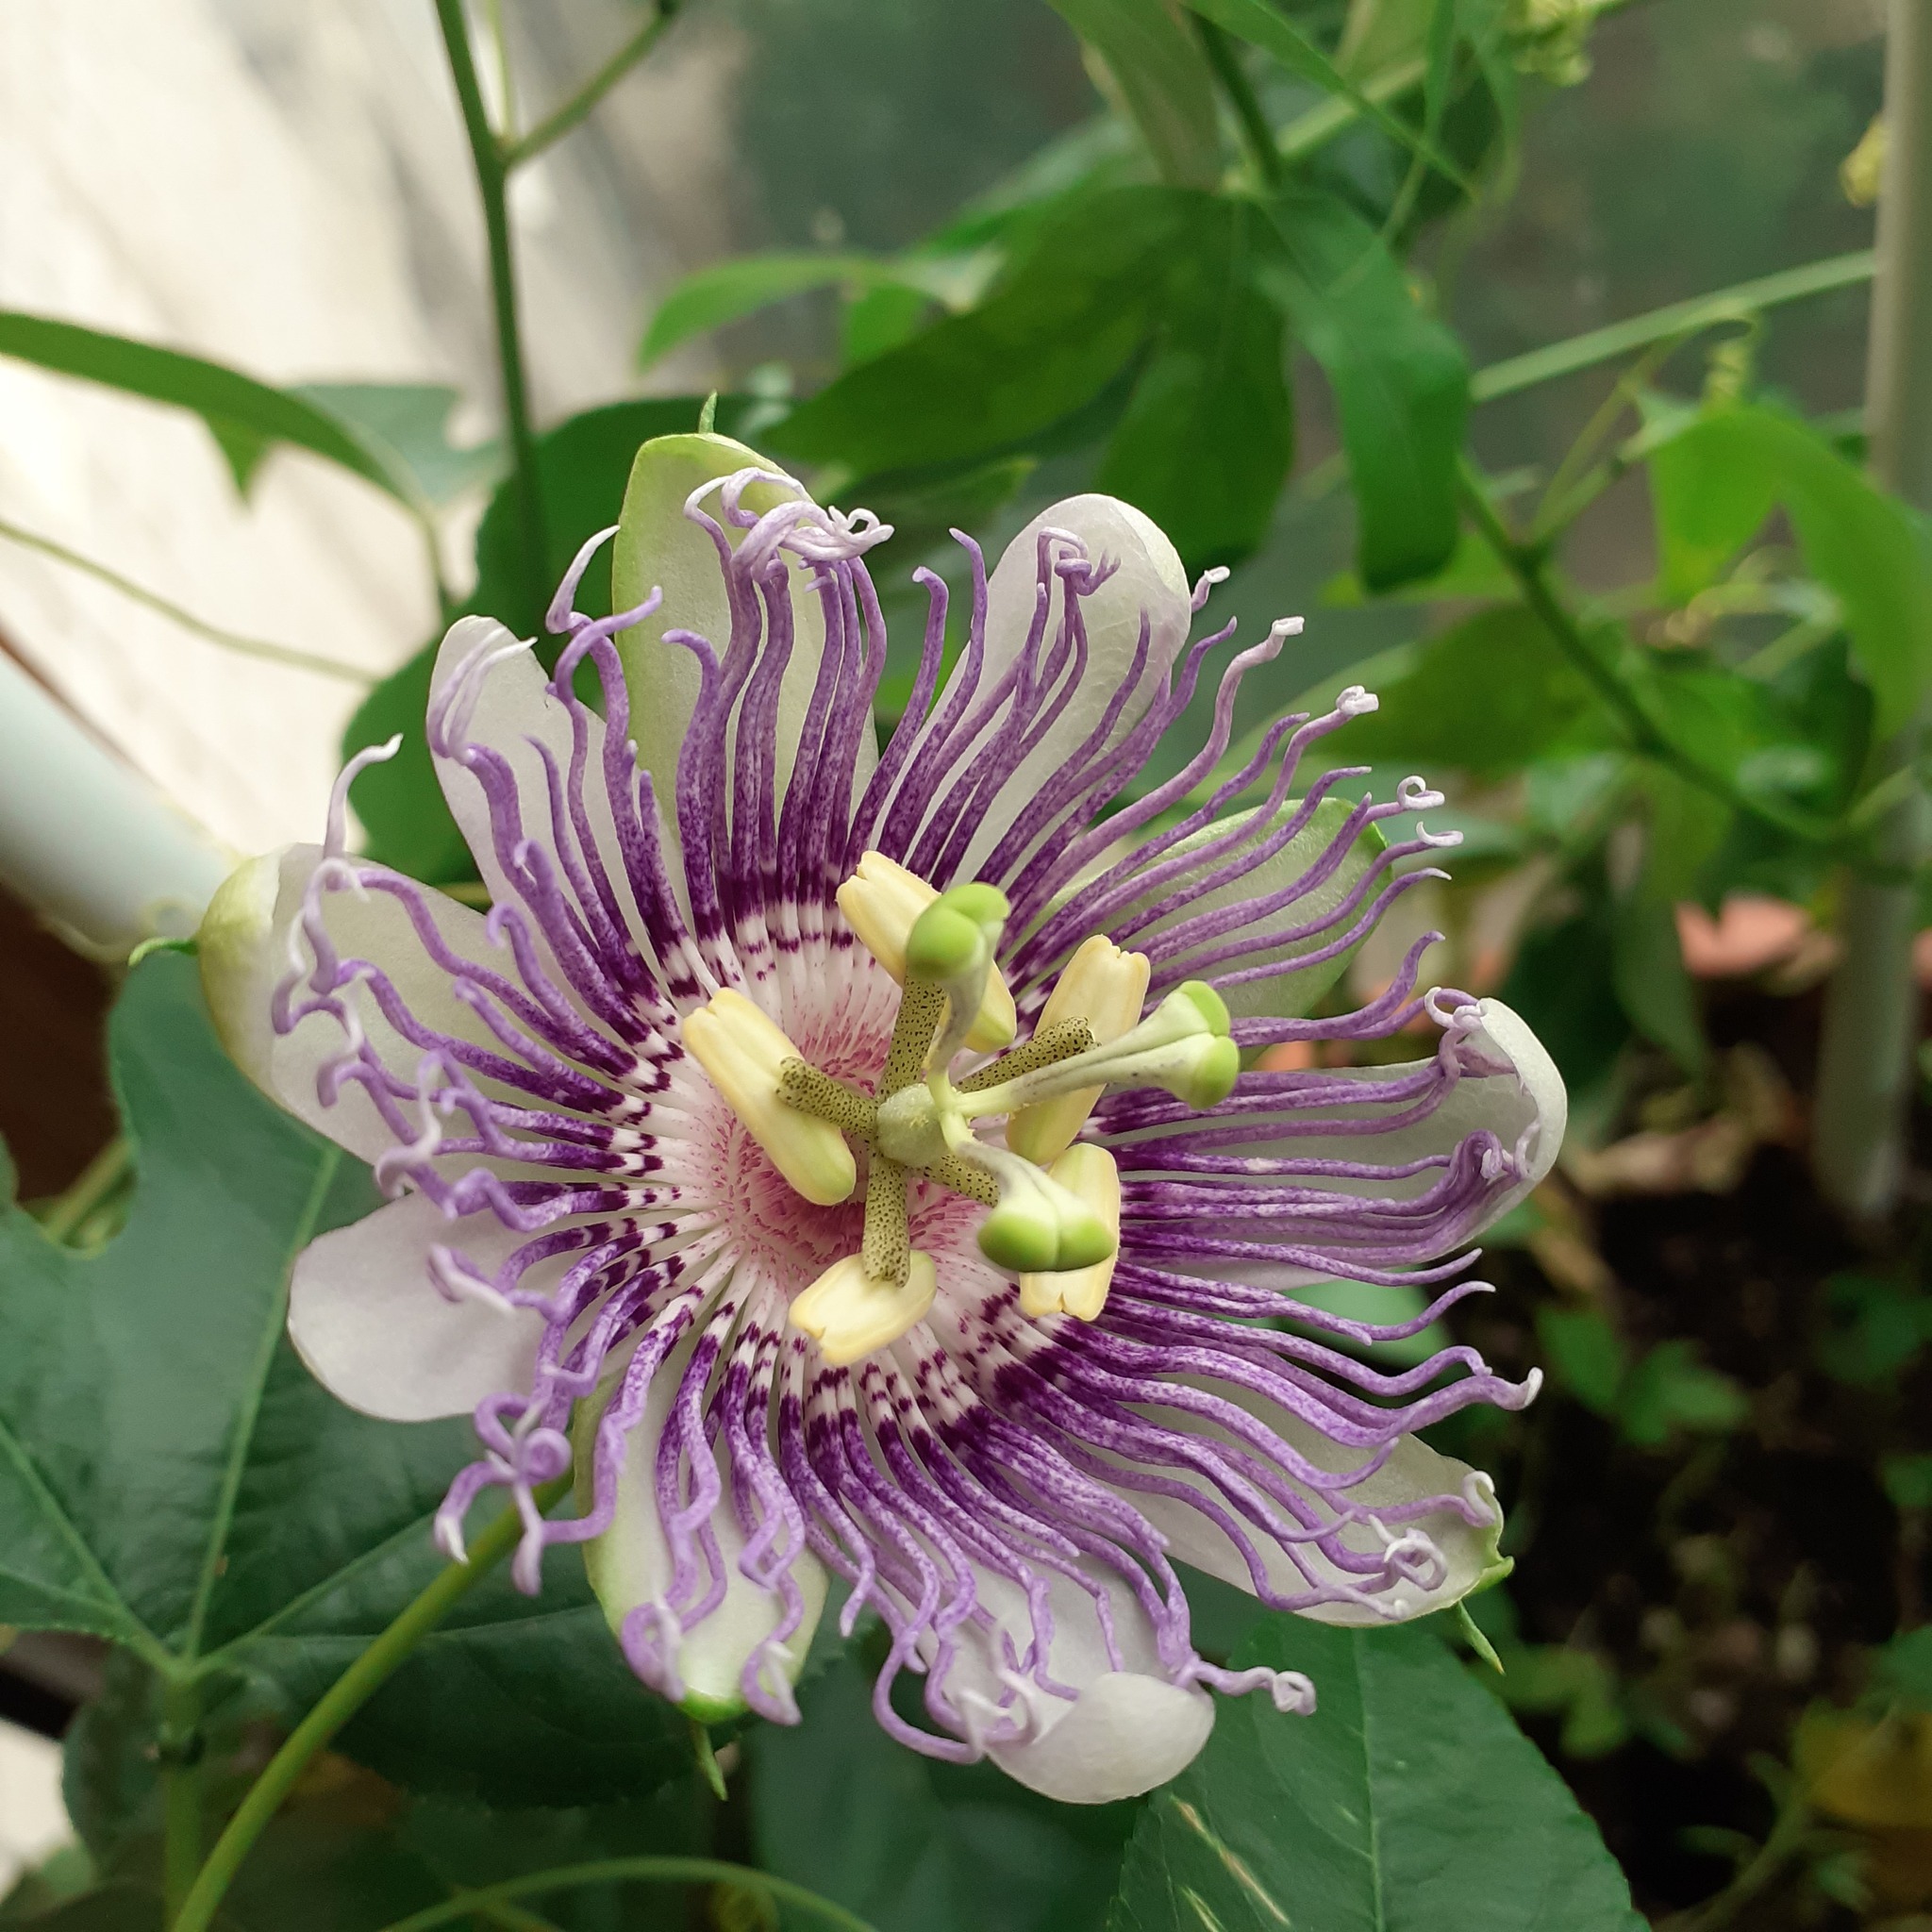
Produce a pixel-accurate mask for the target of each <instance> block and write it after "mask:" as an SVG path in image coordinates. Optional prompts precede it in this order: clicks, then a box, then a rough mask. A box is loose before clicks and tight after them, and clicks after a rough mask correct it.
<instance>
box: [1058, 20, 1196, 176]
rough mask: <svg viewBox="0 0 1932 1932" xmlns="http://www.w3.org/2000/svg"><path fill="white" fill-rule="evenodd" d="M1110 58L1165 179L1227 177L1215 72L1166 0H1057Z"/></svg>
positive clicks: (1081, 32)
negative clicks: (1217, 117) (1218, 119)
mask: <svg viewBox="0 0 1932 1932" xmlns="http://www.w3.org/2000/svg"><path fill="white" fill-rule="evenodd" d="M1050 4H1051V5H1052V7H1053V9H1054V11H1055V12H1056V13H1058V15H1059V16H1060V17H1061V19H1063V20H1064V21H1065V22H1066V23H1067V25H1069V26H1071V27H1072V28H1073V29H1074V32H1075V33H1076V34H1078V35H1079V36H1080V38H1081V39H1082V40H1083V41H1085V42H1087V44H1088V45H1089V46H1090V47H1091V48H1092V49H1093V51H1094V52H1095V53H1096V54H1098V55H1099V56H1100V58H1101V59H1102V60H1103V61H1105V62H1106V64H1107V71H1108V74H1110V75H1112V76H1113V80H1114V84H1115V85H1116V86H1117V87H1118V88H1119V89H1120V92H1121V99H1122V102H1123V104H1124V107H1125V108H1126V110H1127V114H1128V116H1129V118H1130V119H1131V120H1132V121H1133V123H1134V125H1135V126H1136V127H1138V128H1139V129H1140V130H1141V138H1142V139H1143V140H1144V141H1145V142H1146V143H1147V145H1148V147H1149V149H1150V150H1151V151H1152V152H1153V155H1154V159H1155V164H1156V166H1158V168H1159V170H1160V178H1161V179H1162V180H1163V181H1167V182H1171V183H1173V184H1174V186H1175V187H1180V188H1211V187H1213V185H1214V184H1215V182H1216V181H1217V180H1218V179H1219V177H1220V175H1221V129H1220V125H1219V124H1218V122H1217V119H1216V116H1215V108H1214V76H1213V75H1212V74H1211V73H1210V72H1209V70H1208V62H1207V59H1206V58H1205V57H1204V55H1203V54H1202V52H1201V43H1200V42H1198V41H1197V40H1196V39H1195V38H1194V36H1193V35H1192V34H1191V33H1190V32H1189V31H1188V30H1187V28H1186V27H1185V26H1184V25H1182V24H1181V23H1180V21H1178V20H1177V19H1175V18H1174V13H1173V12H1172V11H1171V10H1170V9H1169V8H1168V7H1167V6H1166V5H1165V4H1164V0H1050Z"/></svg>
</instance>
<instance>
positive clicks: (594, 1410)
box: [574, 1341, 825, 1724]
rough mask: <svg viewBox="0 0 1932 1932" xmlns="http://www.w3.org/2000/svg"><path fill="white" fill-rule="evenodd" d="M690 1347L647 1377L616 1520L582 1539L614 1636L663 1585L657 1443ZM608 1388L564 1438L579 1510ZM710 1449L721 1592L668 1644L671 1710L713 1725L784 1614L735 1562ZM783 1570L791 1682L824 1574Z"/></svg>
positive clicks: (734, 1527)
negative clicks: (797, 1596)
mask: <svg viewBox="0 0 1932 1932" xmlns="http://www.w3.org/2000/svg"><path fill="white" fill-rule="evenodd" d="M690 1357H691V1343H690V1341H686V1342H684V1343H682V1344H680V1345H679V1347H678V1348H677V1349H675V1351H674V1352H673V1354H672V1355H671V1357H670V1358H669V1359H668V1360H667V1361H666V1362H665V1364H664V1365H663V1366H662V1367H661V1368H660V1369H658V1373H657V1374H656V1375H654V1376H653V1377H652V1380H651V1388H650V1393H649V1395H648V1396H647V1397H646V1399H645V1405H644V1413H643V1416H642V1417H641V1420H640V1421H639V1423H638V1424H637V1426H636V1427H635V1428H634V1429H633V1430H632V1431H631V1433H630V1436H629V1439H628V1441H627V1442H626V1444H625V1459H624V1467H623V1469H622V1470H621V1471H620V1472H619V1474H618V1478H617V1513H616V1517H615V1519H614V1520H613V1522H612V1524H611V1526H610V1528H609V1529H608V1530H607V1531H606V1532H605V1534H604V1535H603V1536H601V1537H598V1538H596V1539H595V1540H594V1541H591V1542H588V1543H586V1544H585V1545H584V1568H585V1569H586V1571H587V1572H588V1573H589V1574H590V1578H591V1589H592V1590H593V1591H596V1593H597V1599H598V1601H599V1602H600V1603H601V1604H602V1605H603V1607H604V1615H605V1618H606V1620H607V1621H608V1624H609V1625H610V1627H611V1629H612V1630H613V1631H617V1632H620V1633H621V1632H622V1630H623V1627H624V1622H625V1618H626V1617H627V1616H629V1614H630V1613H631V1611H632V1610H634V1609H636V1608H637V1607H638V1606H639V1605H641V1604H652V1603H658V1602H660V1601H661V1600H662V1599H663V1596H664V1593H665V1591H666V1590H667V1589H668V1587H669V1585H670V1582H671V1575H672V1560H671V1547H670V1544H669V1541H667V1539H666V1537H665V1535H664V1528H663V1524H662V1522H661V1521H660V1519H659V1517H658V1441H660V1439H661V1438H662V1436H663V1433H664V1424H665V1422H666V1420H667V1418H668V1417H669V1415H670V1413H671V1407H672V1405H673V1403H674V1402H675V1400H676V1396H677V1387H678V1383H679V1382H680V1381H681V1380H682V1378H683V1374H684V1365H685V1363H686V1362H687V1361H688V1360H689V1359H690ZM615 1387H616V1382H615V1378H613V1379H612V1380H611V1381H610V1382H609V1383H608V1384H607V1385H606V1388H605V1389H604V1391H602V1393H601V1396H600V1397H599V1398H597V1399H593V1400H591V1401H589V1402H585V1403H582V1404H580V1405H579V1406H578V1409H577V1417H576V1422H575V1425H574V1437H575V1445H576V1468H577V1480H578V1484H579V1489H578V1507H579V1508H587V1507H589V1500H588V1497H587V1495H586V1493H585V1490H584V1485H585V1483H586V1480H587V1477H588V1474H589V1473H590V1471H591V1457H592V1450H591V1442H592V1438H593V1434H594V1431H595V1428H596V1424H597V1421H598V1419H599V1418H600V1417H601V1416H602V1414H603V1412H604V1409H605V1407H606V1404H607V1403H608V1400H609V1396H610V1393H611V1392H612V1391H614V1389H615ZM714 1453H715V1454H716V1455H717V1457H718V1473H719V1480H720V1483H721V1486H722V1487H721V1489H720V1492H719V1497H718V1502H717V1506H716V1507H715V1508H714V1509H713V1510H712V1512H711V1518H710V1524H711V1529H712V1532H713V1534H714V1535H715V1536H716V1537H717V1539H718V1549H719V1554H720V1556H721V1557H722V1559H723V1562H724V1601H723V1602H722V1603H721V1604H720V1605H719V1606H718V1607H717V1608H716V1609H715V1610H713V1611H712V1612H711V1613H710V1615H709V1616H708V1617H706V1618H705V1619H703V1621H702V1622H700V1623H698V1624H694V1625H692V1627H691V1629H689V1630H687V1631H685V1632H684V1633H683V1636H682V1638H681V1641H680V1642H679V1644H678V1650H677V1673H678V1675H679V1676H680V1677H681V1678H682V1679H683V1680H684V1688H685V1695H684V1697H683V1698H682V1699H681V1700H680V1703H681V1707H682V1708H683V1709H685V1710H686V1711H688V1712H690V1714H691V1716H693V1717H695V1718H698V1719H699V1720H700V1721H701V1722H704V1723H707V1724H721V1723H723V1722H724V1721H725V1720H726V1719H728V1718H732V1717H736V1716H738V1715H739V1714H740V1713H741V1712H742V1711H743V1710H744V1708H745V1699H744V1692H743V1691H742V1689H741V1677H742V1674H743V1672H744V1667H745V1664H746V1662H747V1661H748V1660H749V1659H750V1657H751V1656H752V1653H753V1652H754V1651H756V1650H757V1649H758V1645H759V1644H761V1643H763V1642H764V1641H765V1640H766V1639H767V1638H768V1637H770V1636H771V1635H772V1633H773V1631H774V1630H775V1629H776V1628H777V1626H778V1624H779V1621H780V1619H781V1617H782V1615H783V1613H784V1601H783V1598H782V1597H781V1596H780V1595H778V1594H777V1593H776V1592H775V1591H769V1590H766V1589H765V1588H764V1587H763V1586H762V1585H760V1584H757V1583H754V1582H753V1581H752V1580H751V1578H750V1577H748V1576H747V1575H745V1574H744V1572H743V1571H742V1570H741V1569H740V1568H739V1567H738V1559H739V1557H741V1556H742V1555H743V1553H744V1544H745V1537H744V1532H743V1530H742V1529H741V1527H740V1526H739V1522H738V1512H737V1510H736V1509H735V1508H734V1507H732V1502H731V1474H730V1468H729V1464H728V1462H727V1461H726V1459H725V1457H724V1447H723V1444H722V1442H721V1443H720V1445H719V1447H718V1448H717V1450H716V1451H715V1452H714ZM791 1578H792V1580H793V1582H795V1583H796V1584H797V1585H798V1587H799V1589H800V1591H802V1592H803V1594H804V1597H805V1616H804V1621H803V1622H802V1623H801V1624H799V1626H798V1628H797V1629H796V1630H794V1631H793V1632H792V1633H791V1636H790V1637H788V1638H787V1639H786V1640H785V1649H786V1652H787V1654H788V1656H787V1660H785V1661H784V1665H783V1667H784V1669H785V1672H786V1675H787V1677H788V1680H790V1681H796V1679H797V1676H798V1673H799V1672H800V1671H801V1670H802V1669H804V1667H805V1659H806V1654H807V1652H808V1651H809V1650H810V1648H811V1640H812V1632H813V1631H814V1630H816V1629H817V1627H818V1621H819V1616H820V1614H821V1612H822V1611H823V1610H824V1605H825V1572H824V1566H823V1565H822V1564H821V1563H820V1562H819V1560H818V1558H817V1557H814V1556H812V1554H811V1553H810V1552H809V1551H802V1552H800V1553H799V1555H798V1556H797V1557H796V1558H795V1559H794V1561H793V1562H792V1564H791Z"/></svg>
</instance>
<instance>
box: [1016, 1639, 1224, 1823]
mask: <svg viewBox="0 0 1932 1932" xmlns="http://www.w3.org/2000/svg"><path fill="white" fill-rule="evenodd" d="M1213 1728H1214V1700H1213V1699H1212V1698H1211V1697H1209V1696H1208V1693H1207V1692H1206V1691H1202V1690H1199V1689H1197V1688H1196V1687H1195V1686H1193V1685H1188V1686H1186V1687H1182V1686H1180V1685H1177V1684H1170V1683H1168V1682H1167V1681H1166V1680H1165V1679H1163V1678H1159V1677H1142V1676H1138V1675H1136V1674H1133V1673H1131V1672H1127V1671H1109V1672H1108V1673H1107V1674H1105V1675H1104V1676H1100V1677H1096V1678H1095V1679H1094V1680H1093V1682H1092V1683H1091V1684H1090V1685H1088V1687H1087V1688H1086V1690H1085V1691H1082V1692H1081V1694H1080V1700H1079V1702H1078V1703H1077V1704H1074V1705H1071V1706H1069V1707H1067V1710H1066V1715H1065V1716H1064V1717H1063V1718H1061V1719H1060V1720H1059V1721H1058V1723H1056V1724H1054V1726H1053V1728H1052V1729H1051V1730H1049V1731H1048V1732H1047V1733H1046V1734H1045V1735H1044V1736H1043V1737H1041V1739H1040V1740H1038V1741H1037V1742H1034V1743H1030V1744H995V1745H993V1746H992V1747H991V1749H990V1750H989V1751H988V1753H987V1756H988V1757H991V1759H992V1760H993V1762H994V1763H995V1764H997V1765H998V1766H999V1767H1000V1769H1001V1770H1002V1771H1004V1772H1005V1773H1006V1774H1008V1776H1009V1777H1012V1778H1017V1779H1018V1780H1019V1782H1020V1783H1021V1784H1023V1785H1025V1786H1027V1787H1028V1788H1029V1789H1030V1790H1036V1791H1039V1792H1041V1794H1042V1795H1043V1796H1045V1797H1049V1798H1056V1799H1058V1801H1059V1802H1060V1803H1061V1804H1062V1805H1106V1804H1110V1803H1111V1802H1112V1801H1113V1800H1114V1799H1116V1798H1137V1797H1139V1796H1140V1795H1141V1792H1142V1791H1151V1790H1153V1789H1154V1788H1155V1787H1156V1786H1157V1785H1164V1784H1165V1783H1166V1782H1167V1781H1168V1779H1169V1778H1172V1777H1178V1776H1179V1775H1180V1774H1181V1773H1182V1772H1184V1771H1185V1770H1186V1769H1187V1768H1188V1766H1189V1765H1190V1764H1191V1763H1192V1762H1193V1761H1194V1758H1195V1757H1196V1756H1197V1755H1198V1754H1199V1752H1200V1750H1201V1747H1202V1745H1204V1744H1205V1743H1207V1741H1208V1732H1210V1731H1211V1730H1212V1729H1213Z"/></svg>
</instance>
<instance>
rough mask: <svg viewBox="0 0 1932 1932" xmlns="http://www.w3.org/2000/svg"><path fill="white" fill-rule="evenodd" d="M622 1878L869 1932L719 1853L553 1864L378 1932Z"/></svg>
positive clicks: (415, 1927) (841, 1910)
mask: <svg viewBox="0 0 1932 1932" xmlns="http://www.w3.org/2000/svg"><path fill="white" fill-rule="evenodd" d="M625 1879H632V1880H641V1881H643V1882H645V1883H647V1884H657V1885H691V1884H703V1883H705V1882H707V1881H709V1882H711V1883H713V1884H725V1885H741V1886H743V1887H744V1888H745V1889H746V1890H750V1891H761V1892H764V1893H765V1894H766V1895H767V1896H768V1897H769V1898H771V1899H773V1900H774V1901H775V1902H777V1903H779V1904H782V1905H789V1906H796V1907H798V1908H799V1909H800V1910H801V1911H806V1912H810V1913H811V1914H812V1915H813V1916H814V1917H815V1918H818V1919H821V1920H823V1921H824V1924H827V1925H837V1926H840V1927H841V1928H842V1932H873V1927H872V1926H871V1925H870V1924H868V1923H867V1922H866V1921H865V1920H864V1919H861V1918H860V1917H858V1914H857V1913H856V1912H848V1911H847V1910H846V1909H845V1907H843V1906H841V1905H834V1904H833V1903H832V1901H831V1900H830V1899H828V1898H821V1897H820V1896H819V1895H818V1893H817V1892H815V1891H808V1890H806V1889H805V1887H804V1886H802V1885H793V1884H791V1881H790V1880H788V1879H784V1878H774V1877H773V1876H772V1875H771V1874H770V1873H768V1872H756V1871H753V1870H752V1869H751V1867H749V1866H747V1865H732V1864H728V1863H726V1862H725V1860H724V1859H723V1858H666V1857H634V1858H599V1859H596V1860H595V1861H593V1862H592V1863H591V1864H587V1865H558V1866H554V1867H553V1868H552V1869H551V1870H549V1871H547V1872H530V1873H526V1874H525V1875H524V1876H523V1877H521V1878H507V1879H505V1880H504V1882H503V1883H502V1884H501V1885H491V1886H485V1887H483V1888H481V1889H480V1890H475V1891H466V1892H464V1893H463V1894H462V1895H461V1896H460V1897H459V1898H453V1899H451V1900H449V1901H448V1902H447V1903H446V1904H443V1905H440V1906H427V1907H425V1908H424V1909H423V1910H422V1911H420V1912H411V1913H410V1914H409V1916H408V1918H407V1919H397V1920H396V1921H395V1922H394V1923H393V1924H388V1925H385V1926H384V1927H383V1928H382V1932H432V1928H433V1927H435V1926H438V1925H453V1924H456V1923H457V1922H458V1920H459V1919H462V1918H464V1917H465V1916H469V1915H474V1914H475V1912H476V1911H477V1909H478V1908H479V1907H481V1908H484V1909H487V1908H488V1907H491V1906H493V1905H500V1904H503V1903H506V1902H507V1901H508V1900H511V1899H518V1898H522V1897H523V1896H524V1895H525V1893H527V1892H541V1891H562V1890H567V1889H571V1888H575V1887H577V1886H582V1885H615V1884H620V1883H622V1882H623V1881H625Z"/></svg>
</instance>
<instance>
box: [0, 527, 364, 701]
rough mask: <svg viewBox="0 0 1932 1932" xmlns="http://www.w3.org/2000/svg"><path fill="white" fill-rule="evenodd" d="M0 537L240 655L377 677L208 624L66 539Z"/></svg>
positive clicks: (19, 534) (11, 531) (28, 534)
mask: <svg viewBox="0 0 1932 1932" xmlns="http://www.w3.org/2000/svg"><path fill="white" fill-rule="evenodd" d="M0 537H4V538H5V539H6V540H7V541H8V542H9V543H18V544H20V545H21V546H22V547H23V548H25V549H27V550H38V551H39V552H40V553H41V555H42V557H51V558H54V559H55V561H56V562H57V563H64V564H65V565H66V566H67V567H68V568H69V569H70V570H77V571H81V572H83V573H85V574H86V575H88V576H91V577H93V578H95V579H96V580H97V581H99V582H101V583H104V584H106V585H108V588H109V589H110V590H115V591H120V592H121V594H122V595H123V596H124V597H128V598H131V599H132V600H133V601H134V602H135V603H137V604H143V605H145V606H146V607H147V608H148V609H150V610H154V611H158V613H159V614H160V615H161V616H163V617H165V618H166V619H167V620H168V621H169V623H171V624H178V625H180V626H181V628H182V629H183V630H189V631H192V632H193V633H194V635H195V636H196V637H198V638H206V639H207V640H208V642H209V643H211V644H220V645H221V647H222V648H223V649H224V650H225V651H237V652H240V653H241V655H242V657H244V658H264V659H266V661H267V662H269V663H271V664H287V665H291V666H292V667H293V668H294V669H295V670H297V671H314V672H319V673H320V674H321V675H323V676H324V677H340V678H342V679H343V680H344V681H345V682H347V683H349V684H360V685H371V684H374V683H375V678H374V676H372V675H370V673H368V672H367V671H358V669H357V668H356V667H355V665H353V664H343V663H341V662H339V661H338V660H337V659H336V658H324V657H319V656H318V655H317V654H316V653H314V652H312V651H298V650H296V649H295V647H294V646H293V645H292V644H275V643H271V642H270V641H268V640H267V639H266V638H251V637H247V636H245V635H244V634H243V633H242V632H241V631H239V630H225V629H224V628H223V627H222V626H221V625H218V624H210V623H208V620H207V619H206V618H205V617H197V616H195V614H194V612H193V611H192V610H184V609H183V608H181V606H180V605H178V604H175V603H173V602H171V601H170V600H169V599H168V598H166V597H163V596H162V595H161V593H160V592H159V591H150V590H149V589H148V588H147V587H146V586H145V585H144V584H137V583H136V582H135V581H134V580H133V579H132V578H131V577H124V576H123V575H121V573H120V572H119V571H118V570H113V569H110V568H109V567H108V565H107V564H105V563H96V562H95V561H94V559H93V558H92V557H84V556H83V555H82V554H81V553H80V552H79V551H78V550H70V549H68V547H67V545H66V544H64V543H57V542H56V541H54V539H53V538H52V537H42V535H41V534H40V533H39V532H38V531H36V530H24V529H22V528H21V526H20V525H18V524H9V523H6V522H4V521H0Z"/></svg>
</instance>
